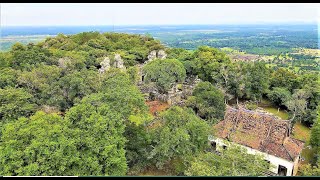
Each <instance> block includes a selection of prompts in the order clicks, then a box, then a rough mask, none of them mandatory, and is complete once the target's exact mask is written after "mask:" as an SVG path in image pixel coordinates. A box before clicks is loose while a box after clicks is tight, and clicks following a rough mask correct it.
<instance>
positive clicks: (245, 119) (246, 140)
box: [209, 106, 304, 176]
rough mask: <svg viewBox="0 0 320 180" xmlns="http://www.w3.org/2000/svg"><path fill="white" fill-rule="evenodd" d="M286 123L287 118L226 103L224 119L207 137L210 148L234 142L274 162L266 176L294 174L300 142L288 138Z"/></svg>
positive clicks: (287, 124)
mask: <svg viewBox="0 0 320 180" xmlns="http://www.w3.org/2000/svg"><path fill="white" fill-rule="evenodd" d="M290 126H291V124H290V121H289V120H279V119H278V118H276V117H275V116H273V115H270V114H266V113H262V112H258V111H250V110H247V109H244V108H241V107H239V108H238V109H237V108H233V107H230V106H227V109H226V113H225V117H224V120H223V121H220V122H219V123H218V124H216V125H215V127H214V128H215V132H216V133H215V135H214V136H209V141H210V143H211V145H212V146H213V148H214V150H218V149H219V148H220V147H223V148H227V146H230V145H233V146H234V145H238V146H242V147H244V148H246V149H247V150H248V153H251V154H261V155H263V156H264V157H265V160H266V161H267V162H269V163H270V164H272V165H274V167H271V168H270V172H268V173H269V175H270V173H271V174H273V175H280V176H294V175H296V173H297V171H298V164H299V159H300V153H301V151H302V149H303V146H304V142H302V141H300V140H297V139H294V138H292V137H290ZM218 145H219V147H218Z"/></svg>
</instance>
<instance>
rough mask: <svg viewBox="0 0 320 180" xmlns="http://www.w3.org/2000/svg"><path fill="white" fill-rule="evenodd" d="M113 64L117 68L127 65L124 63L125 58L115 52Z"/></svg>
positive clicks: (123, 67)
mask: <svg viewBox="0 0 320 180" xmlns="http://www.w3.org/2000/svg"><path fill="white" fill-rule="evenodd" d="M113 66H114V67H115V68H119V69H126V67H125V66H124V64H123V60H122V58H121V56H120V54H115V55H114V64H113Z"/></svg>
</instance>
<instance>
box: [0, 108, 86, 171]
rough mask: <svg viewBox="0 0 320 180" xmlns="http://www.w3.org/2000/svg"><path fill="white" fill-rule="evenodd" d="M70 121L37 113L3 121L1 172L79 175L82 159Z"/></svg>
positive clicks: (0, 157)
mask: <svg viewBox="0 0 320 180" xmlns="http://www.w3.org/2000/svg"><path fill="white" fill-rule="evenodd" d="M73 133H74V132H73V131H72V130H71V129H70V128H69V121H66V120H64V119H63V118H62V117H60V116H59V115H57V114H46V113H44V112H42V111H39V112H37V113H36V114H35V115H33V116H31V117H30V118H25V117H22V118H20V119H18V120H16V121H14V122H10V123H8V124H6V125H5V126H4V128H3V135H2V137H1V144H0V159H1V160H0V174H1V175H6V176H65V175H69V176H71V175H80V174H82V173H81V172H80V171H78V169H77V168H76V165H79V163H80V162H81V161H82V159H80V158H79V152H78V151H77V149H76V146H75V140H76V139H74V138H73V137H74V134H73Z"/></svg>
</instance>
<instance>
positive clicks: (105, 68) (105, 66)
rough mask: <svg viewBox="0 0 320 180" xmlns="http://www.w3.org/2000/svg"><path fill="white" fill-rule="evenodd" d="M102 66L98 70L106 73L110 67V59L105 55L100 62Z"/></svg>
mask: <svg viewBox="0 0 320 180" xmlns="http://www.w3.org/2000/svg"><path fill="white" fill-rule="evenodd" d="M100 66H101V68H100V69H99V70H98V71H99V73H104V72H106V71H108V70H109V69H110V59H109V58H108V57H105V58H104V59H103V61H102V62H101V63H100Z"/></svg>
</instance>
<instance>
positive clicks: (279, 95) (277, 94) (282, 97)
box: [267, 87, 291, 106]
mask: <svg viewBox="0 0 320 180" xmlns="http://www.w3.org/2000/svg"><path fill="white" fill-rule="evenodd" d="M267 96H268V98H269V100H271V101H272V102H273V103H274V104H275V105H277V106H282V105H284V104H285V103H286V102H287V101H288V100H289V99H290V98H291V93H290V91H288V90H287V89H286V88H281V87H274V88H273V89H272V90H271V91H270V92H269V93H268V94H267Z"/></svg>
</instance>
